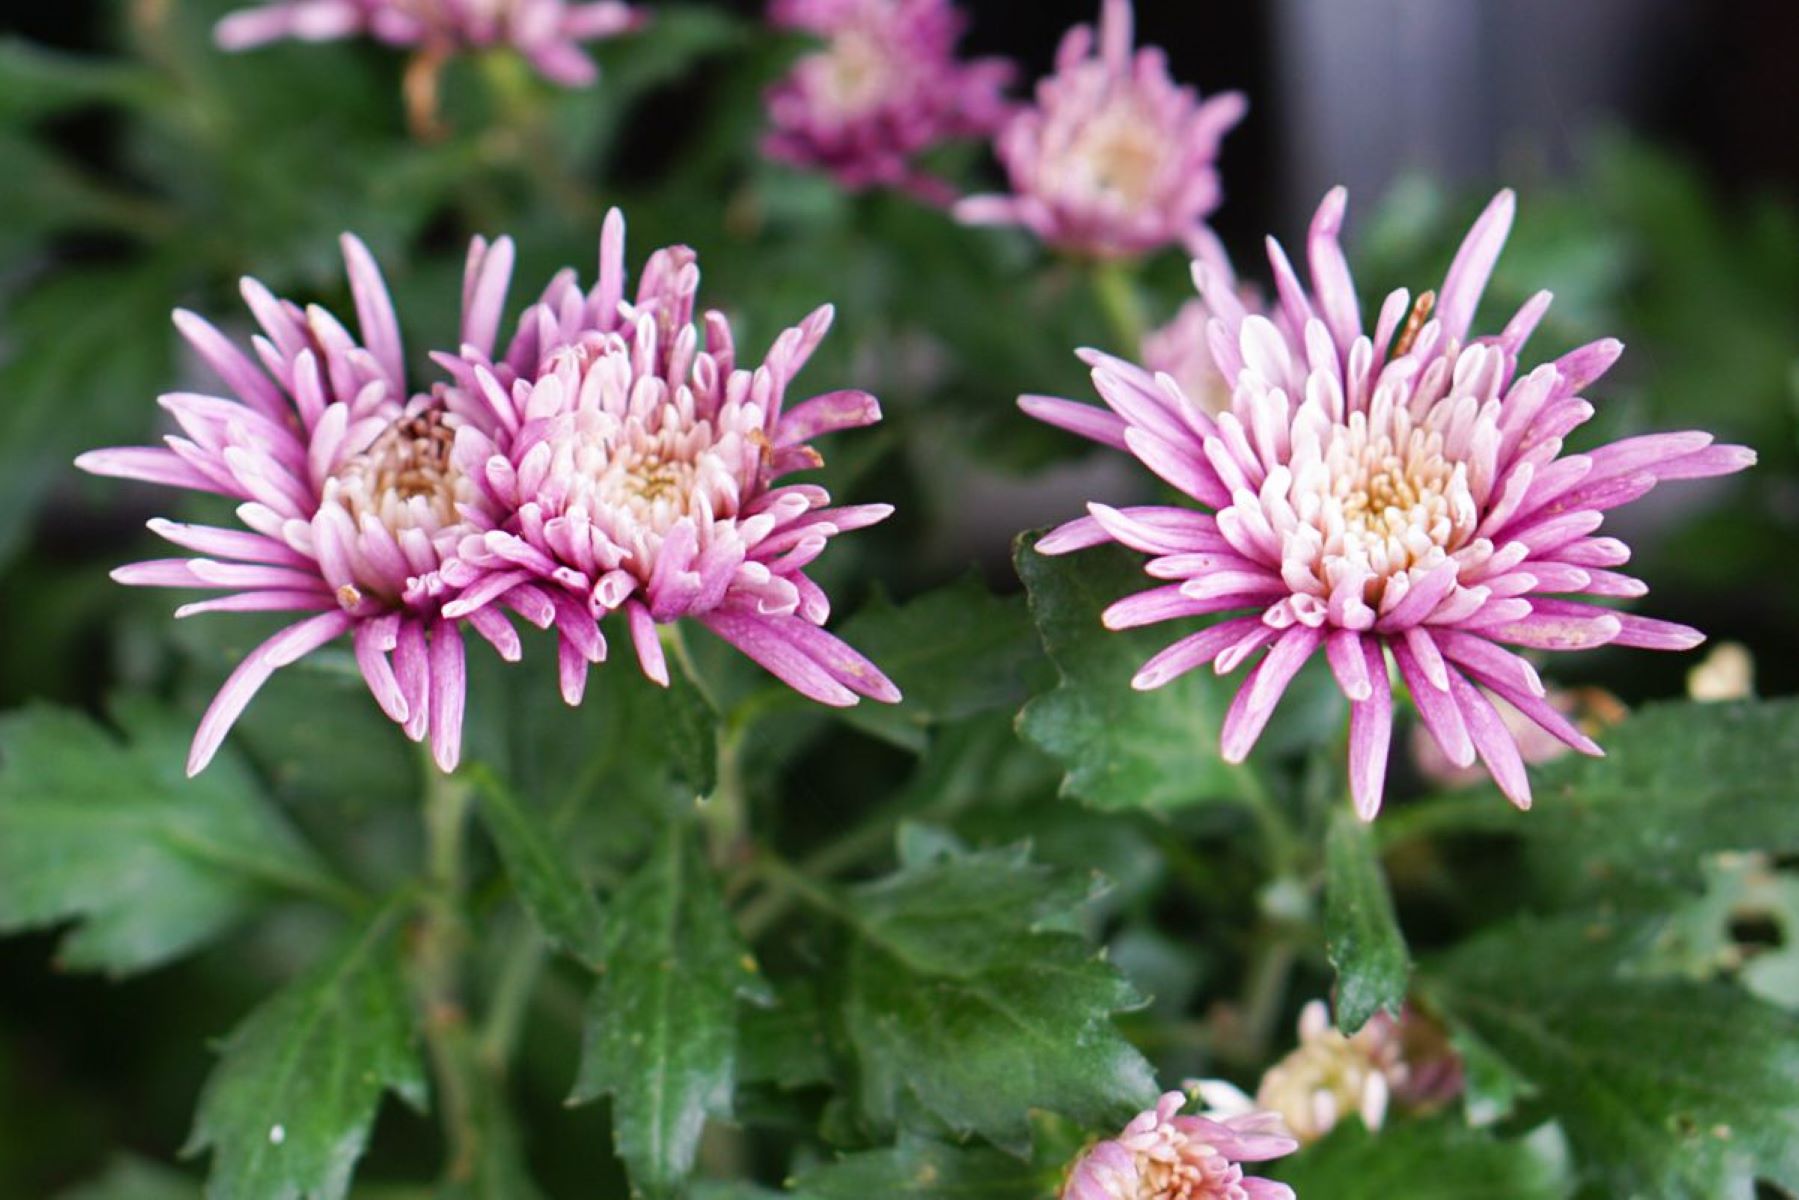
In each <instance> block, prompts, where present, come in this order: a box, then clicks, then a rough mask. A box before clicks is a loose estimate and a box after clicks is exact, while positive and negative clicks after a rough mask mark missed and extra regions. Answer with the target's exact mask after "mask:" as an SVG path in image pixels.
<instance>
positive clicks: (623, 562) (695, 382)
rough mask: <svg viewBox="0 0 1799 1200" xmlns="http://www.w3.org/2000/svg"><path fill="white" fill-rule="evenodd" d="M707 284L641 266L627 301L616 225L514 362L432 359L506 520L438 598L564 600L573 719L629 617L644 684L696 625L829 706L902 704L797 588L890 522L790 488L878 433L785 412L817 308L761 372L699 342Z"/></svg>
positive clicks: (723, 336)
mask: <svg viewBox="0 0 1799 1200" xmlns="http://www.w3.org/2000/svg"><path fill="white" fill-rule="evenodd" d="M698 289H699V268H698V265H697V264H696V262H695V256H694V253H693V251H691V250H689V249H687V248H686V247H684V246H673V247H669V248H666V249H663V250H659V251H657V252H656V253H655V254H653V255H651V256H650V259H649V262H648V264H647V265H646V266H645V268H644V273H643V278H642V279H641V281H640V282H639V284H638V288H637V295H636V299H635V300H634V301H626V300H625V299H624V295H625V266H624V218H623V217H622V216H621V215H620V214H619V213H618V212H617V211H616V210H615V211H613V212H612V213H611V215H610V216H608V218H607V220H606V225H605V229H604V232H603V234H602V238H601V248H600V276H599V281H598V282H597V283H596V284H595V285H594V287H593V288H592V289H591V290H589V291H586V292H583V291H582V290H581V289H580V288H579V287H578V286H577V285H576V283H575V280H574V276H573V274H572V272H565V273H564V274H563V275H561V276H559V277H558V278H557V279H556V280H555V281H554V282H552V284H551V285H550V287H549V289H548V290H547V291H546V292H545V293H544V294H543V296H542V298H541V299H540V300H539V301H538V302H537V303H536V304H534V305H532V306H531V307H530V308H529V309H528V310H526V312H525V313H524V315H523V316H522V317H521V318H520V320H519V327H518V332H517V334H516V335H515V337H514V338H513V340H512V343H511V345H510V346H509V347H508V349H507V351H506V353H505V355H504V356H503V357H501V358H499V359H494V358H492V357H490V355H489V354H488V353H487V352H486V351H484V349H483V348H482V347H478V346H469V347H465V349H464V353H463V355H462V356H461V357H460V358H449V357H440V359H439V361H440V362H442V363H443V365H445V366H446V367H447V368H448V369H449V370H450V371H451V373H452V375H453V376H454V378H455V381H456V382H455V384H454V386H451V387H448V388H446V389H444V390H443V393H442V396H443V401H444V403H445V406H446V408H447V409H448V410H449V411H451V412H454V413H458V414H460V415H462V416H463V418H464V424H463V426H462V428H461V429H459V431H458V434H457V442H456V449H455V455H454V461H455V462H456V463H457V464H458V466H459V468H460V469H461V470H462V471H464V472H465V473H466V474H467V475H468V477H469V478H471V479H474V480H475V481H476V482H477V485H478V487H479V488H480V489H481V492H482V495H483V497H484V500H485V502H486V503H488V504H491V505H492V506H494V507H495V508H496V509H497V510H500V511H504V512H508V513H512V514H515V515H514V517H513V518H511V519H510V520H509V521H508V522H507V524H506V525H505V527H504V528H501V529H494V530H487V531H482V532H479V533H472V534H471V535H470V536H468V537H466V538H465V539H464V540H463V542H462V544H461V546H460V547H459V549H458V561H457V563H456V565H455V567H454V568H453V569H452V570H448V571H446V578H448V579H450V580H451V582H452V583H453V584H454V585H455V586H456V587H457V588H458V589H459V591H460V597H459V598H458V599H457V600H455V601H454V602H453V603H451V604H449V605H447V606H446V608H445V610H444V611H445V612H446V613H447V614H448V615H450V616H452V617H454V616H459V615H461V614H462V612H463V611H464V609H465V608H472V607H473V606H477V605H479V604H481V603H484V602H486V601H487V599H488V597H489V596H491V595H493V594H497V593H503V592H504V591H505V590H506V589H507V588H510V587H515V586H518V585H519V584H520V583H522V582H525V581H531V582H533V583H535V584H536V585H538V586H541V587H543V588H544V589H546V590H547V591H548V592H549V593H550V595H551V596H552V597H553V598H554V601H555V609H554V615H553V617H552V620H553V623H554V624H555V626H556V628H557V629H558V631H559V632H560V634H561V639H562V646H563V690H564V693H565V696H566V697H567V699H568V700H569V701H570V703H574V702H575V701H576V700H577V699H578V698H579V696H580V694H581V689H582V687H583V684H584V680H585V678H586V671H587V664H589V663H594V662H598V661H600V659H601V657H602V656H603V655H604V653H605V647H606V643H605V640H604V638H603V637H602V636H601V633H600V628H599V624H598V622H599V621H600V619H601V618H603V617H605V616H607V615H609V614H613V613H617V614H619V615H620V616H622V617H623V618H624V619H625V622H626V625H627V628H628V629H629V630H630V633H631V638H632V645H633V648H634V649H635V651H636V653H637V657H638V660H639V662H640V664H641V665H642V668H643V670H644V672H645V673H646V674H647V675H649V676H650V677H651V678H652V679H655V680H657V681H658V682H662V683H666V682H667V681H668V674H667V665H666V663H665V662H664V660H663V657H662V648H661V643H660V640H659V638H658V637H657V634H656V626H659V625H666V624H668V623H670V622H674V621H678V620H681V619H683V618H692V619H694V620H697V621H699V622H700V623H701V624H703V625H705V626H706V627H707V628H709V629H711V630H712V631H713V632H714V633H716V634H717V635H718V636H720V637H721V638H723V639H724V640H725V641H727V642H730V643H731V644H733V645H734V646H736V647H737V648H738V649H740V650H741V651H743V652H744V653H745V654H747V655H748V656H749V657H750V658H752V659H754V660H755V661H756V662H758V663H760V664H761V665H762V666H764V667H766V668H767V669H768V670H769V671H771V672H772V673H773V674H775V675H777V676H779V677H780V678H781V679H783V680H785V681H786V682H787V683H789V684H790V685H792V686H793V687H794V688H795V689H796V690H798V691H800V692H802V693H803V694H805V695H807V696H809V697H811V698H813V699H815V700H818V701H820V702H822V703H825V704H832V705H849V704H854V703H856V701H857V698H858V697H861V696H866V697H870V698H873V699H876V700H881V701H894V700H897V699H898V698H899V692H898V690H897V689H896V688H895V687H894V686H893V684H892V683H891V682H890V681H889V680H888V679H887V677H886V676H885V675H883V674H882V673H881V672H880V670H879V669H878V668H876V667H875V666H874V664H872V663H870V662H869V661H868V660H867V659H865V658H863V657H862V656H861V655H860V654H857V653H856V652H855V651H854V650H852V649H850V647H848V646H847V645H845V644H844V643H843V642H841V641H839V640H838V639H837V638H836V637H835V636H833V635H831V634H829V633H827V632H825V631H824V629H823V628H822V626H823V625H824V623H825V621H826V619H827V618H828V616H829V615H830V602H829V600H828V599H827V598H826V596H825V594H824V591H823V590H822V589H821V588H820V587H819V586H818V585H817V584H816V583H814V582H813V581H812V580H811V579H810V578H809V577H808V576H807V575H806V573H805V568H806V567H807V566H808V565H809V564H810V563H811V562H812V561H813V560H814V559H816V558H817V557H818V556H819V554H821V553H822V552H823V551H824V549H825V547H826V545H827V544H828V542H829V541H830V539H831V538H833V537H835V536H836V535H838V534H839V533H844V532H847V531H849V530H852V529H858V528H861V527H863V526H865V525H872V524H874V523H875V522H877V521H880V520H883V519H884V518H885V517H886V516H887V515H888V514H889V513H890V512H891V511H892V510H891V508H890V507H889V506H887V505H883V504H869V505H860V506H850V507H833V506H832V505H831V499H830V496H829V495H828V494H827V493H826V492H825V490H824V489H823V488H821V487H819V486H817V485H816V484H810V483H793V482H785V481H786V479H787V477H788V476H790V475H793V474H794V473H796V472H801V471H804V470H807V469H809V468H812V467H816V466H817V465H819V463H820V462H822V459H821V458H820V456H819V454H818V452H817V451H816V450H814V449H813V448H812V445H811V442H812V440H813V439H814V438H816V437H818V436H820V435H822V434H826V433H831V432H834V431H836V430H841V429H851V428H855V427H857V426H862V425H869V424H873V423H874V422H876V421H878V420H879V419H880V415H881V414H880V407H879V405H878V404H877V403H876V402H875V399H874V397H873V396H870V395H868V394H867V393H865V392H858V391H841V392H829V393H826V394H824V395H821V396H815V397H813V398H811V399H809V400H806V401H804V402H802V403H799V404H794V405H789V404H788V403H787V388H788V385H789V384H790V382H791V381H792V379H793V377H794V376H795V375H796V374H798V372H799V370H800V369H801V367H803V366H804V365H805V363H806V360H807V359H808V358H810V357H811V355H812V352H813V351H814V350H815V349H816V348H817V346H818V344H819V342H820V340H821V339H823V337H824V336H825V332H826V330H827V329H829V327H830V324H831V309H830V307H829V306H826V307H824V308H820V309H819V310H817V311H816V312H814V313H813V314H812V315H811V316H809V317H807V318H806V320H805V321H803V322H802V323H801V324H800V325H799V326H798V327H796V328H792V329H788V330H787V331H786V332H784V333H782V334H781V335H780V337H778V338H777V339H775V343H774V346H773V347H772V348H771V349H770V350H769V352H768V355H767V358H766V360H765V361H764V362H763V364H762V365H760V366H757V367H754V368H748V367H743V366H739V365H738V364H737V360H736V350H735V348H734V345H733V342H732V338H731V331H730V324H729V323H728V322H727V321H726V319H725V317H724V316H723V314H721V313H717V312H710V313H707V314H706V316H705V329H706V333H705V340H704V343H703V344H702V342H701V340H700V335H699V331H698V330H697V329H696V328H695V326H694V301H695V296H696V293H697V292H698Z"/></svg>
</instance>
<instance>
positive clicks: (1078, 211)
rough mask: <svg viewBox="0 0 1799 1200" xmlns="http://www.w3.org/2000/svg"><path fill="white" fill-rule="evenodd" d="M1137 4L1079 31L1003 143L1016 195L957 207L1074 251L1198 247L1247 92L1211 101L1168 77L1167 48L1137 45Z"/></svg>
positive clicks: (1107, 12) (1114, 0) (1071, 34)
mask: <svg viewBox="0 0 1799 1200" xmlns="http://www.w3.org/2000/svg"><path fill="white" fill-rule="evenodd" d="M1131 22H1132V13H1131V3H1130V0H1104V6H1103V7H1102V8H1101V10H1100V26H1099V33H1098V37H1097V45H1096V39H1095V35H1094V31H1093V28H1092V27H1091V26H1088V25H1077V26H1075V27H1074V28H1073V29H1071V30H1069V31H1068V34H1067V36H1066V37H1064V38H1063V40H1062V46H1061V49H1060V50H1059V51H1058V52H1057V55H1056V71H1055V74H1054V75H1051V76H1050V77H1049V78H1047V79H1045V80H1043V81H1042V82H1041V83H1040V84H1038V85H1037V103H1036V105H1035V106H1034V107H1031V108H1026V109H1023V110H1021V111H1020V112H1019V113H1018V114H1017V115H1016V116H1014V117H1013V118H1012V119H1011V120H1010V121H1009V122H1008V123H1007V125H1006V127H1005V128H1004V129H1003V130H1001V131H1000V134H999V138H998V139H997V141H996V142H995V146H994V149H995V150H996V151H997V152H998V154H999V157H1000V160H1001V162H1002V163H1003V164H1004V166H1005V168H1006V174H1007V177H1008V178H1009V180H1010V182H1011V186H1012V191H1013V194H1012V195H1010V196H971V197H969V198H968V199H966V200H964V201H962V202H961V203H960V204H958V205H957V206H956V213H957V215H958V216H959V217H960V218H961V219H962V220H964V221H967V222H969V223H971V224H1003V225H1023V226H1025V227H1026V228H1027V229H1029V230H1031V231H1032V232H1033V233H1035V234H1036V235H1037V236H1038V237H1040V238H1042V239H1043V240H1044V241H1045V242H1047V243H1049V244H1050V245H1052V246H1055V247H1057V248H1059V249H1062V250H1067V251H1071V252H1073V253H1077V254H1086V255H1092V256H1094V257H1098V258H1128V257H1133V256H1136V255H1139V254H1145V253H1148V252H1150V251H1153V250H1159V249H1161V248H1163V247H1164V246H1170V245H1174V244H1177V243H1179V244H1184V245H1186V246H1187V247H1188V248H1189V250H1191V251H1192V252H1194V253H1198V252H1199V249H1200V243H1201V242H1202V241H1203V240H1204V239H1205V236H1206V235H1205V224H1204V222H1205V219H1206V217H1207V216H1208V215H1210V214H1211V212H1212V211H1213V210H1214V209H1216V208H1217V207H1218V204H1219V201H1220V199H1221V196H1222V193H1221V189H1220V186H1219V182H1218V169H1217V166H1216V161H1217V158H1218V147H1219V143H1220V142H1221V141H1222V140H1223V138H1224V135H1225V134H1226V133H1227V132H1229V130H1230V128H1231V127H1232V126H1233V125H1235V124H1236V123H1237V122H1238V121H1240V120H1241V119H1242V118H1243V114H1244V112H1245V111H1246V109H1247V104H1246V102H1245V101H1244V98H1243V96H1242V94H1241V93H1239V92H1227V93H1225V94H1223V95H1220V96H1214V97H1212V98H1211V99H1210V100H1207V101H1205V102H1204V103H1201V102H1200V99H1199V95H1198V93H1196V92H1195V91H1194V90H1193V89H1192V88H1190V87H1181V86H1178V85H1177V84H1176V83H1175V82H1174V81H1173V80H1172V79H1170V78H1169V75H1168V63H1167V59H1166V57H1165V56H1164V55H1163V53H1162V51H1161V50H1159V49H1155V48H1153V47H1146V48H1144V49H1142V50H1137V51H1135V52H1133V50H1132V35H1131Z"/></svg>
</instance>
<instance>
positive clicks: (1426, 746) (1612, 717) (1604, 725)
mask: <svg viewBox="0 0 1799 1200" xmlns="http://www.w3.org/2000/svg"><path fill="white" fill-rule="evenodd" d="M1543 699H1544V700H1546V701H1547V702H1548V703H1549V705H1550V707H1552V708H1554V709H1555V710H1556V711H1557V712H1559V713H1561V714H1562V715H1563V716H1565V717H1567V718H1568V719H1569V720H1570V721H1572V722H1573V723H1574V725H1575V728H1577V729H1579V730H1580V731H1581V732H1582V733H1585V734H1586V735H1587V736H1588V737H1598V736H1599V735H1600V734H1602V733H1604V732H1605V730H1607V729H1608V728H1610V727H1611V726H1613V725H1616V724H1618V723H1619V722H1620V721H1622V720H1623V719H1624V718H1625V717H1627V716H1629V715H1630V710H1629V709H1628V708H1626V707H1625V706H1624V702H1623V701H1621V700H1619V699H1618V698H1617V697H1616V696H1614V695H1612V694H1611V693H1610V692H1608V691H1606V690H1604V689H1603V688H1569V689H1564V688H1558V687H1551V688H1550V689H1549V690H1548V692H1547V693H1546V694H1545V695H1544V697H1543ZM1499 716H1500V718H1501V719H1502V720H1504V722H1505V727H1506V730H1507V731H1508V732H1509V733H1510V734H1511V736H1512V740H1513V741H1515V742H1517V743H1518V754H1519V756H1520V757H1522V758H1523V759H1524V761H1525V763H1526V764H1528V765H1530V766H1533V767H1535V766H1540V765H1541V764H1543V763H1546V762H1554V761H1555V760H1556V759H1558V758H1561V757H1562V756H1564V755H1566V754H1569V753H1571V748H1570V747H1569V745H1568V743H1566V742H1564V741H1563V740H1562V739H1560V738H1558V737H1556V736H1555V735H1553V734H1551V733H1550V732H1549V731H1548V730H1546V729H1544V728H1543V727H1542V726H1540V725H1538V724H1537V723H1536V722H1534V721H1532V720H1530V719H1529V718H1528V717H1526V716H1525V715H1524V714H1523V713H1521V712H1519V711H1518V710H1517V709H1515V708H1513V707H1511V706H1510V705H1506V706H1504V707H1502V708H1500V709H1499ZM1411 742H1412V761H1413V762H1414V763H1416V764H1417V765H1418V773H1419V774H1421V775H1423V776H1424V777H1425V778H1426V779H1428V780H1430V781H1431V782H1432V783H1434V784H1437V785H1439V786H1441V787H1451V788H1459V787H1469V786H1471V785H1473V784H1476V783H1479V782H1480V781H1481V780H1482V779H1484V778H1485V777H1486V776H1485V774H1484V773H1483V772H1482V771H1481V769H1480V768H1479V767H1478V766H1476V765H1474V764H1469V765H1466V766H1459V767H1458V766H1456V765H1455V764H1454V763H1452V762H1450V761H1449V758H1448V757H1447V756H1446V755H1445V754H1444V753H1443V748H1442V747H1441V746H1438V745H1437V743H1436V741H1435V739H1433V738H1432V737H1431V736H1430V734H1429V733H1428V732H1427V731H1425V730H1424V729H1422V728H1415V729H1413V730H1412V738H1411Z"/></svg>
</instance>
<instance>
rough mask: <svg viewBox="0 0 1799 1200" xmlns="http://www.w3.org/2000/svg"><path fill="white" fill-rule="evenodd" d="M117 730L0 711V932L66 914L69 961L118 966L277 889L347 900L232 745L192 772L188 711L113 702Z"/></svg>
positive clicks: (41, 713)
mask: <svg viewBox="0 0 1799 1200" xmlns="http://www.w3.org/2000/svg"><path fill="white" fill-rule="evenodd" d="M117 716H118V721H119V724H120V726H121V728H122V730H123V731H124V737H123V739H122V740H121V739H120V738H118V737H115V736H113V735H112V734H111V733H109V732H107V731H106V730H105V729H103V728H101V727H100V726H99V725H97V724H95V723H94V722H93V721H92V720H90V719H88V718H87V717H85V716H81V715H79V714H76V713H72V712H67V711H64V710H60V709H54V708H50V707H47V706H34V707H31V708H28V709H25V710H24V711H22V712H18V713H14V714H11V715H9V716H7V717H6V718H4V720H0V931H5V932H12V931H16V930H20V929H33V928H40V927H44V926H49V925H56V924H61V923H63V922H74V923H76V928H75V929H74V930H73V931H71V932H70V933H69V934H68V936H67V937H65V938H64V939H63V942H62V946H61V948H60V957H61V960H62V962H63V964H64V965H65V966H68V967H72V968H76V969H80V970H104V971H108V972H111V973H113V974H119V975H123V974H128V973H131V972H134V971H142V970H146V969H148V968H150V967H154V966H157V965H159V964H161V963H164V962H167V961H168V960H170V959H172V958H176V957H179V956H180V955H182V954H185V953H187V952H189V951H191V950H193V949H195V948H197V947H199V946H201V945H204V944H205V943H207V942H209V941H212V940H213V939H215V938H217V937H218V936H219V935H220V934H222V933H224V932H225V931H226V930H228V929H230V928H231V927H232V926H234V925H236V924H237V923H238V922H240V921H242V920H243V919H244V918H245V917H246V916H248V915H249V914H251V913H252V912H254V911H255V910H256V909H257V908H258V907H259V906H260V905H261V904H262V903H263V902H264V901H266V900H267V899H268V898H269V897H270V895H271V894H272V893H274V892H275V891H276V890H277V889H288V890H293V891H298V892H302V893H307V894H313V895H319V896H324V897H328V898H331V899H333V900H340V901H344V900H347V899H349V898H352V896H353V894H351V893H348V891H347V889H346V888H345V887H344V885H343V884H341V883H339V882H337V881H336V880H335V879H333V878H332V877H331V876H330V875H329V874H327V873H326V871H325V870H324V868H323V867H322V866H321V865H320V864H319V862H318V860H317V859H316V858H315V857H314V856H313V854H312V853H311V851H309V850H308V849H307V848H306V846H305V845H304V844H303V843H302V842H301V841H300V839H299V837H298V836H297V835H296V834H295V833H294V831H293V829H292V828H291V827H290V826H289V825H288V824H287V822H286V821H285V820H284V819H283V818H282V817H281V816H280V814H279V813H278V812H277V811H276V810H275V808H274V807H273V806H272V805H271V804H270V803H269V802H268V801H267V800H266V799H265V798H264V796H263V794H262V792H261V790H260V788H259V787H258V785H257V783H256V781H255V779H254V778H253V777H252V776H251V774H250V773H249V771H248V770H246V769H245V767H244V765H243V762H242V760H241V759H239V758H237V757H236V756H235V755H234V754H232V752H231V751H230V749H229V747H227V748H226V750H225V752H224V753H222V754H220V755H219V757H218V758H217V759H216V760H215V761H214V762H213V764H212V766H211V767H209V768H208V769H207V770H206V771H205V772H204V773H203V774H201V775H200V776H199V777H198V778H196V779H188V778H187V772H186V761H187V746H188V739H189V738H190V737H191V736H192V733H193V730H192V727H191V725H190V723H189V721H188V719H187V718H184V717H176V716H173V715H172V714H170V713H167V712H165V711H163V710H162V709H160V708H158V707H156V706H155V705H153V704H150V703H148V702H145V701H129V702H126V703H122V704H120V705H119V706H118V712H117Z"/></svg>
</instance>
